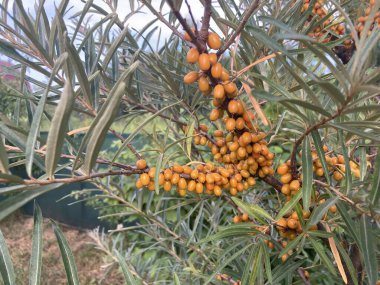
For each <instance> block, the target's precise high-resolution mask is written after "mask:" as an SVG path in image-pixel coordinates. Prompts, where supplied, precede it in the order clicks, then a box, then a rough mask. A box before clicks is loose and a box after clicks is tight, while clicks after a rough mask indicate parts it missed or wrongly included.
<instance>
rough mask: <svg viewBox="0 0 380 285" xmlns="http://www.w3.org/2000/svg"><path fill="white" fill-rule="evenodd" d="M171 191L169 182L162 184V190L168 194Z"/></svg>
mask: <svg viewBox="0 0 380 285" xmlns="http://www.w3.org/2000/svg"><path fill="white" fill-rule="evenodd" d="M171 189H172V184H171V183H170V181H165V182H164V190H165V191H167V192H169V191H170V190H171Z"/></svg>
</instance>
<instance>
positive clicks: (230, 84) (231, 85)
mask: <svg viewBox="0 0 380 285" xmlns="http://www.w3.org/2000/svg"><path fill="white" fill-rule="evenodd" d="M224 90H225V91H226V93H228V94H232V93H234V92H235V91H237V87H236V84H235V83H233V82H228V83H227V84H224Z"/></svg>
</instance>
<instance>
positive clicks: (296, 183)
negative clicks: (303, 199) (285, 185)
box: [289, 180, 301, 191]
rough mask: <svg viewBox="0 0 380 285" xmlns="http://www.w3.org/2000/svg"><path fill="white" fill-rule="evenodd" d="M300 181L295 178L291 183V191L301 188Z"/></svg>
mask: <svg viewBox="0 0 380 285" xmlns="http://www.w3.org/2000/svg"><path fill="white" fill-rule="evenodd" d="M300 186H301V185H300V182H299V181H298V180H293V181H292V182H290V184H289V188H290V191H298V190H299V189H300Z"/></svg>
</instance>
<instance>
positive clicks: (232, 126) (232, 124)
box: [226, 118, 236, 132]
mask: <svg viewBox="0 0 380 285" xmlns="http://www.w3.org/2000/svg"><path fill="white" fill-rule="evenodd" d="M235 126H236V122H235V119H234V118H228V119H227V121H226V129H227V131H230V132H232V131H233V130H234V129H235Z"/></svg>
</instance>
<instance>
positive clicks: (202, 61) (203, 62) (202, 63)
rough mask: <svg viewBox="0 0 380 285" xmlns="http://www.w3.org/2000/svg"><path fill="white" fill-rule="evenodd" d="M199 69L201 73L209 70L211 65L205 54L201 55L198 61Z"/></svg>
mask: <svg viewBox="0 0 380 285" xmlns="http://www.w3.org/2000/svg"><path fill="white" fill-rule="evenodd" d="M198 65H199V68H200V69H201V70H203V71H207V70H209V69H210V66H211V63H210V58H209V57H208V54H207V53H202V54H201V55H200V56H199V59H198Z"/></svg>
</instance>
